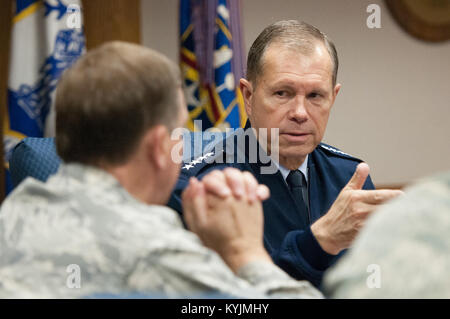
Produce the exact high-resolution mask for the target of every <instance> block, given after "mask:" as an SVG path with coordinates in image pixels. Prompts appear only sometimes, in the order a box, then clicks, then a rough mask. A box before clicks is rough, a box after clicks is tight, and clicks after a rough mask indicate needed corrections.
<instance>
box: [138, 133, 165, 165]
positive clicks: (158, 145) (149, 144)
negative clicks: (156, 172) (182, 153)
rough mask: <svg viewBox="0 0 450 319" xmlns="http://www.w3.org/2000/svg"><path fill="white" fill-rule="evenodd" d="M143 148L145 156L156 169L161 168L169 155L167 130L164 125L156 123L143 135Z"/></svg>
mask: <svg viewBox="0 0 450 319" xmlns="http://www.w3.org/2000/svg"><path fill="white" fill-rule="evenodd" d="M144 138H145V150H146V156H147V158H148V159H149V160H150V161H151V162H152V163H153V165H154V166H155V167H156V169H163V168H165V167H166V165H167V162H168V156H170V143H169V138H170V136H169V131H168V129H167V127H165V126H164V125H156V126H154V127H153V128H151V129H150V130H148V132H147V133H146V135H145V137H144Z"/></svg>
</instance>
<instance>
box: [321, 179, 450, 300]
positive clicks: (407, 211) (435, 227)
mask: <svg viewBox="0 0 450 319" xmlns="http://www.w3.org/2000/svg"><path fill="white" fill-rule="evenodd" d="M449 270H450V172H448V173H446V174H441V176H439V177H435V178H431V179H428V180H426V181H423V182H422V183H419V184H418V185H417V186H413V187H411V188H410V189H408V190H407V191H406V195H405V196H401V197H400V198H398V199H396V200H394V201H393V202H391V203H389V204H387V205H386V206H384V207H382V208H381V209H380V210H379V211H378V212H376V213H375V214H374V215H373V216H372V217H371V218H370V219H369V220H368V223H367V225H366V226H365V227H364V229H363V231H362V232H361V234H360V235H359V237H358V238H357V240H356V242H355V244H354V247H353V249H352V250H351V251H350V252H349V253H348V254H347V256H345V257H344V258H343V259H342V260H341V261H340V262H339V263H338V264H337V265H336V266H335V267H334V268H332V269H331V270H330V271H329V273H328V274H327V276H326V279H325V287H326V289H325V290H326V292H327V294H330V295H331V296H332V297H335V298H450V275H449V273H448V272H449ZM377 287H379V288H377Z"/></svg>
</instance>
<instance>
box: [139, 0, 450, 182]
mask: <svg viewBox="0 0 450 319" xmlns="http://www.w3.org/2000/svg"><path fill="white" fill-rule="evenodd" d="M371 3H377V4H379V5H380V7H381V29H369V28H367V26H366V19H367V16H368V15H369V14H368V13H367V12H366V8H367V6H368V5H369V4H371ZM242 16H243V31H244V40H245V43H246V48H247V50H248V48H250V45H251V43H252V42H253V40H254V39H255V38H256V36H257V35H258V34H259V32H261V31H262V29H263V28H264V27H265V26H266V25H268V24H269V23H271V22H274V21H277V20H282V19H299V20H304V21H306V22H309V23H311V24H313V25H315V26H317V27H318V28H319V29H321V30H322V31H323V32H325V33H326V34H327V35H328V36H329V37H331V38H332V39H333V41H334V42H335V44H336V46H337V49H338V54H339V58H340V70H339V75H338V81H339V82H340V83H342V85H343V86H342V89H341V92H340V93H339V96H338V98H337V100H336V103H335V106H334V109H333V111H332V114H331V117H330V121H329V124H328V129H327V133H326V135H325V138H324V141H325V142H327V143H329V144H331V145H334V146H336V147H338V148H340V149H342V150H343V151H345V152H347V153H350V154H352V155H354V156H357V157H360V158H362V159H364V160H365V161H366V162H367V163H369V165H370V166H371V169H372V171H371V174H372V178H373V180H374V182H375V183H376V184H396V183H408V182H412V181H414V180H415V179H417V178H420V177H422V176H424V175H428V174H433V173H436V172H439V171H442V170H448V169H450V125H449V119H450V42H449V41H447V42H446V43H441V44H429V43H425V42H422V41H420V40H416V39H415V38H413V37H411V36H409V35H408V34H406V33H405V32H404V31H403V29H401V28H400V27H399V26H398V25H397V23H396V22H395V21H394V20H393V19H392V17H391V15H390V13H389V12H388V10H387V8H386V6H385V5H384V1H380V0H339V1H336V0H278V1H275V0H243V12H242ZM142 42H143V44H144V45H146V46H149V47H152V48H155V49H157V50H159V51H161V52H163V53H164V54H166V55H168V56H169V57H170V58H171V59H173V60H174V61H177V59H178V0H164V1H161V0H142Z"/></svg>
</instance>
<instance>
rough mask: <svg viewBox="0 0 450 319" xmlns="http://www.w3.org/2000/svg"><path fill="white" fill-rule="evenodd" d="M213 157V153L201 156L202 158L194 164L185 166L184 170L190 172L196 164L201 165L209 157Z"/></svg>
mask: <svg viewBox="0 0 450 319" xmlns="http://www.w3.org/2000/svg"><path fill="white" fill-rule="evenodd" d="M213 155H214V153H213V152H209V153H206V154H205V155H203V156H200V157H198V158H196V159H194V160H193V161H192V162H190V163H188V164H186V165H184V166H183V169H185V170H187V171H188V170H189V169H191V168H193V167H194V166H195V165H196V164H200V163H201V162H203V160H205V159H207V158H208V157H210V156H213Z"/></svg>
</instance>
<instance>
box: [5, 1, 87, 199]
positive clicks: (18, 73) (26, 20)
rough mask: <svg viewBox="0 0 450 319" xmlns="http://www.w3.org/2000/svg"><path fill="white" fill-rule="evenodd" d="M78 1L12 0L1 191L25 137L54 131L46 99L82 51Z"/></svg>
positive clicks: (8, 188)
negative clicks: (19, 144)
mask: <svg viewBox="0 0 450 319" xmlns="http://www.w3.org/2000/svg"><path fill="white" fill-rule="evenodd" d="M84 50H85V40H84V35H83V30H82V21H81V6H80V1H79V0H64V1H63V0H53V1H52V0H46V1H43V0H16V1H15V12H14V17H13V27H12V42H11V54H10V63H9V78H8V96H7V101H8V105H7V114H6V118H5V123H4V128H3V130H4V132H3V133H4V135H3V144H4V153H5V158H4V160H5V163H4V164H5V176H6V193H9V192H10V191H11V190H12V183H11V180H10V176H9V159H10V157H11V153H12V151H13V149H14V147H15V146H16V145H17V143H18V142H19V141H20V140H21V139H23V138H24V137H27V136H32V137H42V136H52V135H54V110H53V107H52V102H53V99H54V94H55V88H56V85H57V82H58V79H59V78H60V76H61V74H62V72H63V71H64V70H65V69H66V68H68V67H70V66H71V65H72V64H73V62H75V61H76V59H77V58H78V57H79V56H80V55H81V54H82V53H83V52H84Z"/></svg>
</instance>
